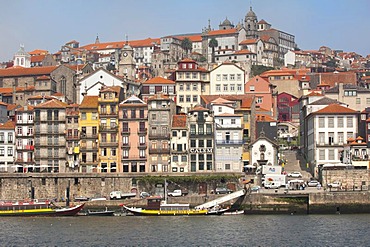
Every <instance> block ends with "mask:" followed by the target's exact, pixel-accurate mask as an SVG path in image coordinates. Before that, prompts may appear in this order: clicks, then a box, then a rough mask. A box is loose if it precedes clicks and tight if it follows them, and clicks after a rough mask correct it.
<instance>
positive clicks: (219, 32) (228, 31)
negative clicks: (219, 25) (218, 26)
mask: <svg viewBox="0 0 370 247" xmlns="http://www.w3.org/2000/svg"><path fill="white" fill-rule="evenodd" d="M236 32H238V30H237V29H236V28H230V29H225V30H212V31H209V32H208V36H217V35H228V34H235V33H236Z"/></svg>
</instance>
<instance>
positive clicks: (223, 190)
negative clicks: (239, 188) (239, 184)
mask: <svg viewBox="0 0 370 247" xmlns="http://www.w3.org/2000/svg"><path fill="white" fill-rule="evenodd" d="M232 192H233V191H232V190H230V189H228V188H225V187H217V188H216V190H215V193H216V194H230V193H232Z"/></svg>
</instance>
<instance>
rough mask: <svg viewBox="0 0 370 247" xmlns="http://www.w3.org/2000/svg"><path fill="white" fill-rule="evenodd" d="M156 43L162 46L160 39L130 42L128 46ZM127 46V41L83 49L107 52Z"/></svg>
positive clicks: (87, 46)
mask: <svg viewBox="0 0 370 247" xmlns="http://www.w3.org/2000/svg"><path fill="white" fill-rule="evenodd" d="M154 43H156V44H160V39H158V38H155V39H152V38H147V39H141V40H131V41H128V44H129V45H130V46H131V47H146V46H153V44H154ZM125 44H126V41H116V42H106V43H99V44H95V43H93V44H89V45H85V46H82V47H81V48H84V49H86V50H107V49H113V48H122V47H123V46H124V45H125Z"/></svg>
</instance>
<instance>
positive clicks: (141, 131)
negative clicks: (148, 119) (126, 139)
mask: <svg viewBox="0 0 370 247" xmlns="http://www.w3.org/2000/svg"><path fill="white" fill-rule="evenodd" d="M147 132H148V129H147V128H139V129H138V130H137V133H138V134H146V133H147Z"/></svg>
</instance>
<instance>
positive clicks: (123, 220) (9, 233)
mask: <svg viewBox="0 0 370 247" xmlns="http://www.w3.org/2000/svg"><path fill="white" fill-rule="evenodd" d="M0 227H1V234H0V245H1V246H370V215H369V214H361V215H343V214H341V215H235V216H182V217H181V216H175V217H144V216H142V217H139V216H122V217H113V216H112V217H92V216H79V217H64V218H63V217H60V218H59V217H57V218H47V217H34V218H31V217H30V218H6V217H4V218H1V219H0Z"/></svg>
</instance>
